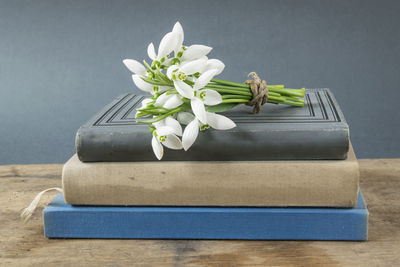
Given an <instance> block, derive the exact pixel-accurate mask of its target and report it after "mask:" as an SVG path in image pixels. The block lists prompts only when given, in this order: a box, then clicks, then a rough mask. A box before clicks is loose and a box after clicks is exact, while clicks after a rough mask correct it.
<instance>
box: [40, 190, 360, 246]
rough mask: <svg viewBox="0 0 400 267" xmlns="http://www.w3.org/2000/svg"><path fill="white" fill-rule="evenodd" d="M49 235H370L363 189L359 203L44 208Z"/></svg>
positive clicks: (57, 204)
mask: <svg viewBox="0 0 400 267" xmlns="http://www.w3.org/2000/svg"><path fill="white" fill-rule="evenodd" d="M43 217H44V232H45V236H46V237H49V238H140V239H248V240H367V237H368V235H367V234H368V210H367V208H366V206H365V202H364V199H363V196H362V194H361V192H360V193H359V196H358V201H357V206H356V207H354V208H264V207H262V208H260V207H250V208H249V207H246V208H244V207H150V206H146V207H144V206H140V207H138V206H136V207H133V206H128V207H120V206H114V207H110V206H72V205H69V204H66V203H65V202H64V199H63V197H62V195H61V194H60V195H58V196H56V198H55V199H54V200H53V201H52V202H51V203H50V204H49V205H48V206H47V207H46V208H45V209H44V211H43Z"/></svg>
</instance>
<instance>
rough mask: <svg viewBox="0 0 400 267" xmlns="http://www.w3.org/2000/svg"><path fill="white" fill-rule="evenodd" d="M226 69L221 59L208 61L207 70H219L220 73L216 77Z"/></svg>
mask: <svg viewBox="0 0 400 267" xmlns="http://www.w3.org/2000/svg"><path fill="white" fill-rule="evenodd" d="M224 68H225V64H224V63H223V62H222V61H221V60H219V59H215V58H213V59H209V60H207V64H206V67H205V70H211V69H217V70H218V72H217V73H216V74H215V75H218V74H220V73H221V72H222V71H223V70H224Z"/></svg>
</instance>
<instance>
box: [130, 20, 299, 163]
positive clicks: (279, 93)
mask: <svg viewBox="0 0 400 267" xmlns="http://www.w3.org/2000/svg"><path fill="white" fill-rule="evenodd" d="M183 40H184V33H183V29H182V26H181V24H180V23H179V22H176V23H175V25H174V27H173V29H172V31H171V32H169V33H167V34H166V35H165V36H164V37H163V38H162V39H161V42H160V44H159V46H158V50H157V52H156V50H155V48H154V45H153V43H150V44H149V46H148V48H147V54H148V56H149V58H150V59H151V63H148V62H146V61H145V60H143V64H141V63H140V62H138V61H136V60H133V59H125V60H124V61H123V63H124V64H125V66H126V67H127V68H128V69H129V70H130V71H131V72H133V75H132V79H133V82H134V83H135V85H136V86H137V87H138V88H139V89H141V90H143V91H145V92H147V93H150V94H151V96H149V97H148V98H146V99H144V100H143V101H142V105H141V107H140V108H138V109H137V113H136V118H137V119H140V118H144V119H141V120H138V121H137V122H139V123H147V124H148V125H149V130H150V133H151V134H152V140H151V145H152V148H153V151H154V154H155V155H156V157H157V158H158V159H159V160H160V159H161V158H162V157H163V154H164V149H163V146H165V147H167V148H170V149H178V150H179V149H184V150H185V151H186V150H188V149H189V148H190V147H191V146H192V145H193V143H194V142H195V140H196V138H197V136H198V134H199V131H202V130H206V129H208V128H210V127H211V128H214V129H217V130H228V129H231V128H234V127H235V126H236V125H235V123H234V122H233V121H232V120H231V119H229V118H227V117H225V116H223V115H220V114H217V113H216V112H223V111H227V110H230V109H232V108H234V107H235V106H236V105H238V104H243V103H244V104H248V105H251V106H253V107H254V108H253V113H258V112H259V110H260V107H261V105H263V104H264V103H266V102H268V103H274V104H279V103H283V104H288V105H292V106H303V105H304V100H303V99H301V98H303V97H304V91H305V89H304V88H303V89H287V88H284V86H283V85H267V84H266V82H265V81H264V80H261V79H260V78H259V77H258V75H257V74H256V73H254V72H252V73H250V74H249V76H251V77H252V78H253V80H247V81H246V82H245V83H236V82H230V81H225V80H219V79H215V78H214V77H215V76H217V75H218V74H220V73H221V72H222V71H223V69H224V68H225V65H224V63H223V62H222V61H221V60H219V59H209V58H208V57H207V55H208V53H210V51H211V49H212V48H211V47H208V46H205V45H198V44H195V45H190V46H185V45H183ZM172 53H173V56H172ZM182 125H185V129H184V130H183V129H182ZM180 137H181V139H180Z"/></svg>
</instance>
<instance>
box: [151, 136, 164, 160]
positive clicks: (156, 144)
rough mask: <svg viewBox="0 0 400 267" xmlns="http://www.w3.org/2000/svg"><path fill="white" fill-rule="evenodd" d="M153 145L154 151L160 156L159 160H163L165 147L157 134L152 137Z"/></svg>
mask: <svg viewBox="0 0 400 267" xmlns="http://www.w3.org/2000/svg"><path fill="white" fill-rule="evenodd" d="M151 146H152V147H153V152H154V154H155V155H156V157H157V158H158V160H161V159H162V156H163V154H164V149H163V147H162V145H161V144H160V142H158V140H157V139H156V137H155V136H153V139H151Z"/></svg>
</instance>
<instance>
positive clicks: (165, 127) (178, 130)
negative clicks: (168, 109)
mask: <svg viewBox="0 0 400 267" xmlns="http://www.w3.org/2000/svg"><path fill="white" fill-rule="evenodd" d="M153 125H154V126H155V127H156V129H155V130H154V131H153V138H152V140H151V146H152V147H153V152H154V154H155V155H156V157H157V158H158V159H159V160H161V158H162V157H163V154H164V148H163V145H164V146H166V147H168V148H170V149H175V150H179V149H182V142H181V140H180V139H179V137H178V136H177V135H182V127H181V126H180V124H179V122H178V121H177V120H175V119H174V118H172V117H167V118H165V119H164V120H162V121H159V122H156V123H153Z"/></svg>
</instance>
